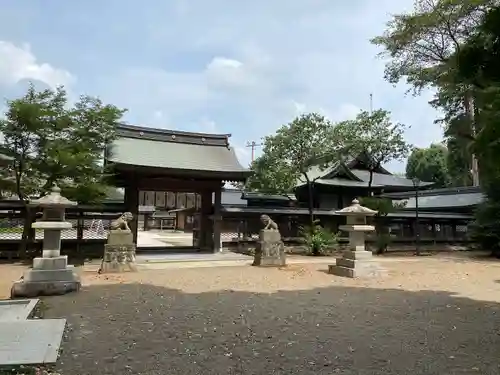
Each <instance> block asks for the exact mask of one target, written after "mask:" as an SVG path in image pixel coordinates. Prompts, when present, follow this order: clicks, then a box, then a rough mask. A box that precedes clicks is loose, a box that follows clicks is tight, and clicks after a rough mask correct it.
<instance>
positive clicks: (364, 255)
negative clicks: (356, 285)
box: [328, 199, 379, 278]
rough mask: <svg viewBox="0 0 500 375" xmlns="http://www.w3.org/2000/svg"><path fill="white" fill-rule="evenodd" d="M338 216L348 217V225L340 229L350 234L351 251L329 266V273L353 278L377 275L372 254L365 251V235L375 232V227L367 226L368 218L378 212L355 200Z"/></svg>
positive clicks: (340, 211) (337, 212) (344, 253)
mask: <svg viewBox="0 0 500 375" xmlns="http://www.w3.org/2000/svg"><path fill="white" fill-rule="evenodd" d="M336 214H338V215H342V216H345V217H346V224H345V225H341V226H339V229H340V230H342V231H346V232H348V233H349V249H348V250H345V251H344V252H343V254H342V257H341V258H337V260H336V262H335V264H334V265H329V266H328V273H331V274H333V275H337V276H344V277H351V278H352V277H357V276H369V275H372V274H374V273H376V271H377V270H379V268H378V267H377V265H376V263H375V262H374V260H373V259H372V257H373V255H372V253H371V252H370V251H366V249H365V233H366V232H372V231H374V230H375V227H374V226H373V225H367V224H366V218H367V217H368V216H374V215H376V214H377V211H374V210H372V209H369V208H368V207H363V206H361V205H360V204H359V201H358V200H357V199H354V200H353V201H352V204H351V205H350V206H348V207H345V208H343V209H341V210H339V211H336Z"/></svg>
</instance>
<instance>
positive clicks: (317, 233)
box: [299, 220, 339, 256]
mask: <svg viewBox="0 0 500 375" xmlns="http://www.w3.org/2000/svg"><path fill="white" fill-rule="evenodd" d="M299 234H300V236H301V237H302V238H303V239H304V243H305V245H306V246H307V250H308V252H309V253H310V254H311V255H315V256H318V255H326V253H327V252H328V250H329V249H331V248H332V247H335V246H336V245H337V243H338V237H339V234H338V233H333V232H332V231H330V230H328V229H325V228H323V227H322V226H321V225H320V224H319V220H315V221H314V224H313V225H312V226H311V225H305V226H301V227H300V229H299Z"/></svg>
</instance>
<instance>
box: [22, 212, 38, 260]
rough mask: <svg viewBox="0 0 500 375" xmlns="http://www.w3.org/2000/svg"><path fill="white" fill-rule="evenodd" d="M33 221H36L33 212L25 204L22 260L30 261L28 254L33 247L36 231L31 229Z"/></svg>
mask: <svg viewBox="0 0 500 375" xmlns="http://www.w3.org/2000/svg"><path fill="white" fill-rule="evenodd" d="M33 221H34V213H33V210H32V209H31V208H30V207H29V206H28V205H27V204H26V203H25V204H24V224H23V234H22V236H21V243H20V245H19V257H20V258H21V259H22V260H27V259H28V253H29V252H30V250H31V246H32V244H33V242H34V240H35V231H34V230H33V228H32V227H31V224H33Z"/></svg>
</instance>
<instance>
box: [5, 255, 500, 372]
mask: <svg viewBox="0 0 500 375" xmlns="http://www.w3.org/2000/svg"><path fill="white" fill-rule="evenodd" d="M382 263H383V265H384V267H385V268H387V269H388V270H389V273H388V276H385V277H383V278H378V279H356V280H352V279H343V278H337V277H334V276H331V275H328V274H326V273H325V272H324V270H325V269H326V266H325V265H322V264H309V265H293V266H290V267H289V268H287V269H283V270H278V269H262V268H252V267H219V268H215V267H214V268H192V269H187V268H184V269H164V270H161V269H160V270H148V271H143V272H141V273H137V274H124V275H115V276H103V275H101V276H98V275H96V274H95V273H84V274H83V281H84V284H85V286H84V288H83V290H82V291H81V292H80V293H78V294H70V295H66V296H59V297H50V298H45V303H46V304H47V306H48V310H47V311H46V315H45V317H46V318H51V317H66V318H67V319H68V328H69V329H68V334H67V337H66V338H65V342H64V343H63V351H62V354H61V358H60V363H59V364H58V369H59V371H60V373H61V374H62V375H73V374H78V375H86V374H89V375H90V374H92V375H99V374H110V375H111V374H112V375H126V374H148V375H153V374H162V375H175V374H182V375H189V374H202V375H209V374H214V375H215V374H217V375H223V374H263V375H264V374H266V375H267V374H353V375H354V374H356V375H377V374H397V375H402V374H415V375H419V374H422V375H424V374H425V375H432V374H436V375H437V374H439V375H454V374H461V375H462V374H482V375H489V374H495V375H498V374H499V373H500V367H499V366H500V365H499V361H498V353H500V304H499V302H500V284H499V283H498V280H499V279H500V272H499V271H500V262H492V261H473V260H466V259H456V258H454V257H449V256H448V257H441V256H439V257H437V256H436V257H426V258H419V259H418V260H415V258H412V260H406V259H405V258H402V259H401V260H394V259H392V260H390V261H389V260H383V261H382ZM11 268H12V266H1V265H0V275H1V277H0V279H3V280H5V279H6V277H7V278H8V277H9V276H8V275H9V272H11V274H12V275H13V274H14V273H15V272H16V271H12V269H11ZM9 270H10V271H9ZM17 271H19V269H17ZM16 278H17V277H16ZM7 285H9V287H10V281H9V282H6V281H4V282H3V284H0V291H4V287H6V286H7Z"/></svg>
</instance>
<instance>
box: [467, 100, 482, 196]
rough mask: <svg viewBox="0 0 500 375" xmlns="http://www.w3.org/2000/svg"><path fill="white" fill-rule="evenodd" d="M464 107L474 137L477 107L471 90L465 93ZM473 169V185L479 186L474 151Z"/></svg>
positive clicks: (477, 167)
mask: <svg viewBox="0 0 500 375" xmlns="http://www.w3.org/2000/svg"><path fill="white" fill-rule="evenodd" d="M464 107H465V113H466V114H467V116H468V117H469V120H470V135H471V136H472V137H474V136H475V135H476V130H477V129H476V122H475V113H476V111H475V109H474V98H473V97H472V94H471V93H470V92H467V93H466V94H465V98H464ZM471 169H472V171H471V172H472V173H471V174H472V186H479V166H478V162H477V157H476V155H475V154H474V153H472V160H471Z"/></svg>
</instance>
